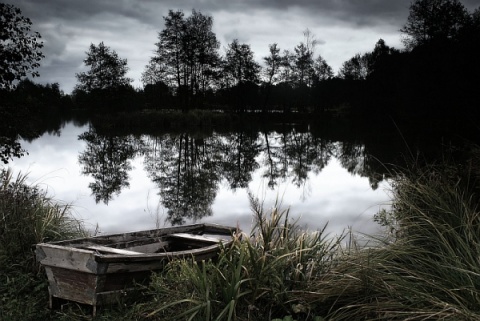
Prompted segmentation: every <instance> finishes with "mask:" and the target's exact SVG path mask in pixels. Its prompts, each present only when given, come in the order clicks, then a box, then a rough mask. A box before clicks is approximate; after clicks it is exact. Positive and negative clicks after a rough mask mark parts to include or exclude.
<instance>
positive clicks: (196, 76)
mask: <svg viewBox="0 0 480 321" xmlns="http://www.w3.org/2000/svg"><path fill="white" fill-rule="evenodd" d="M164 20H165V28H164V29H163V30H162V31H161V32H160V33H159V35H158V40H159V41H158V42H157V43H156V44H155V45H156V47H157V49H156V51H155V56H153V57H152V58H151V59H150V62H149V64H148V65H147V67H146V69H145V72H144V73H143V74H142V81H143V83H144V84H145V85H146V84H156V83H158V82H163V83H165V84H167V85H169V86H170V87H171V88H172V89H174V90H175V91H176V93H177V96H179V97H180V99H181V101H180V102H179V103H180V104H181V106H182V108H183V109H185V110H188V109H189V104H193V101H190V100H191V98H192V97H193V96H195V95H200V94H205V92H206V91H208V90H210V89H211V88H212V86H213V84H214V80H215V77H216V68H217V65H218V62H219V56H218V48H219V42H218V41H217V38H216V36H215V33H214V32H213V31H212V26H213V18H212V17H211V16H208V15H204V14H202V13H201V12H199V11H196V10H192V14H191V15H190V16H189V17H186V18H185V15H184V13H183V12H181V11H172V10H170V11H169V12H168V15H167V16H166V17H164Z"/></svg>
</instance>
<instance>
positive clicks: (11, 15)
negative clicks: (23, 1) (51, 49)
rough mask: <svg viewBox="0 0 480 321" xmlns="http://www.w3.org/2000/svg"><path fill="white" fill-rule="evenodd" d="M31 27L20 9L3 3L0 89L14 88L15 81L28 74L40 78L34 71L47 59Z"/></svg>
mask: <svg viewBox="0 0 480 321" xmlns="http://www.w3.org/2000/svg"><path fill="white" fill-rule="evenodd" d="M31 25H32V22H31V21H30V19H29V18H26V17H24V16H22V12H21V11H20V9H19V8H17V7H15V6H13V5H10V4H5V3H0V89H12V88H13V87H14V83H15V81H18V80H21V79H23V78H25V77H26V76H27V75H29V74H30V75H32V77H37V76H39V74H38V72H37V71H35V69H37V68H38V67H40V60H42V58H43V57H44V56H43V54H42V52H41V48H42V47H43V42H41V41H40V39H41V36H40V34H39V33H38V32H32V31H31V30H30V27H31Z"/></svg>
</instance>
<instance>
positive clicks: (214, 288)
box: [144, 196, 339, 320]
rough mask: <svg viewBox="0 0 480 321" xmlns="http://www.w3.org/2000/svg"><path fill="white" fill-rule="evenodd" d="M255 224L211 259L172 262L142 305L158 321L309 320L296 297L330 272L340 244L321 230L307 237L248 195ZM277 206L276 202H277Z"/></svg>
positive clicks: (277, 212)
mask: <svg viewBox="0 0 480 321" xmlns="http://www.w3.org/2000/svg"><path fill="white" fill-rule="evenodd" d="M251 205H252V210H253V212H254V216H255V222H256V224H255V226H254V227H253V230H252V233H251V234H250V236H249V237H248V236H247V235H242V236H241V235H237V236H236V238H235V241H234V244H233V246H232V247H231V248H225V249H223V251H222V252H221V253H220V256H219V258H218V259H216V260H215V261H208V262H204V263H192V262H189V261H176V262H172V263H171V264H170V265H169V266H168V267H167V270H166V271H165V272H164V273H162V274H159V275H157V276H156V277H155V278H154V280H153V282H152V284H151V285H150V291H151V294H152V296H153V300H152V301H151V302H148V303H146V304H145V305H144V309H145V311H147V313H148V316H149V317H151V318H153V319H157V320H164V319H167V320H170V319H189V320H270V319H272V318H274V317H278V316H282V315H288V314H295V315H297V316H302V318H305V319H307V318H311V319H313V320H318V318H317V319H314V318H313V317H311V316H309V307H308V306H307V305H305V304H303V302H301V301H299V300H297V299H296V297H295V295H294V294H293V293H294V292H293V291H295V290H298V289H302V288H303V287H305V286H306V284H307V283H308V282H310V281H311V280H312V279H313V278H314V277H316V276H319V275H321V274H322V273H324V271H327V270H328V269H329V264H330V262H332V259H333V257H334V256H335V254H336V250H337V247H338V244H339V240H335V239H327V238H326V236H325V234H324V230H321V231H317V232H313V233H307V232H303V231H301V230H300V229H299V227H298V226H297V225H296V224H295V223H294V222H293V223H292V222H291V221H290V219H289V216H288V211H282V210H279V209H278V208H276V207H275V208H273V210H272V211H271V212H270V214H268V215H267V214H266V213H265V211H264V209H263V204H261V203H260V202H259V201H258V200H257V199H255V198H254V197H253V196H251ZM277 205H279V204H277Z"/></svg>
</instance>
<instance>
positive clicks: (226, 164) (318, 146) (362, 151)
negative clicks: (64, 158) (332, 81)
mask: <svg viewBox="0 0 480 321" xmlns="http://www.w3.org/2000/svg"><path fill="white" fill-rule="evenodd" d="M79 138H80V139H81V140H84V141H85V142H86V143H87V147H86V149H85V151H83V152H82V153H81V154H80V156H79V162H80V164H81V166H82V173H83V174H84V175H91V176H92V178H93V179H94V182H93V183H90V184H89V187H90V189H91V190H92V193H93V195H94V196H95V200H96V201H97V202H100V201H103V202H105V203H108V201H110V200H111V199H112V197H113V194H117V195H118V194H119V193H120V192H121V190H122V189H123V188H125V187H129V175H128V173H129V171H131V170H132V166H131V164H130V160H132V159H133V158H134V157H136V156H140V155H143V156H144V167H145V171H146V172H147V173H148V176H149V178H150V179H151V180H152V181H153V182H154V183H155V184H156V185H157V186H158V194H159V196H160V202H161V205H162V207H164V208H165V209H166V213H167V218H166V220H167V221H168V222H169V223H170V224H172V225H178V224H184V223H186V222H187V221H197V220H200V219H201V218H202V217H205V216H210V215H212V204H213V203H214V201H215V198H216V196H217V191H218V189H219V186H220V184H222V182H225V184H226V185H228V187H229V188H230V189H232V190H236V189H243V188H248V186H249V184H250V182H252V180H253V178H252V175H253V174H254V173H255V172H256V171H257V170H259V169H260V168H262V173H260V174H261V176H262V177H263V178H264V179H266V181H267V183H268V186H269V188H271V189H272V190H273V189H275V187H276V186H277V185H278V184H279V183H284V182H288V181H289V182H291V183H292V184H294V185H295V186H296V187H298V188H302V187H304V186H305V184H306V183H307V182H308V180H309V175H311V174H312V173H313V174H315V175H316V174H318V173H320V172H321V171H322V169H323V168H325V167H326V166H327V165H328V163H329V162H330V161H331V159H332V158H337V159H338V160H339V161H340V163H341V164H342V166H343V167H344V168H346V169H347V170H348V171H349V172H350V173H352V174H355V175H360V176H364V177H369V179H370V185H371V186H372V188H374V189H375V188H376V187H377V186H378V183H379V182H380V181H381V180H382V178H383V175H384V174H383V173H382V172H380V173H379V172H378V170H379V168H380V166H379V165H378V161H377V160H376V159H375V158H374V157H369V156H367V155H368V153H367V148H366V147H365V145H364V144H361V143H359V142H356V141H355V142H346V141H343V142H336V141H334V140H333V139H328V138H322V137H319V136H316V135H314V134H313V133H312V132H310V131H309V130H306V131H305V130H304V131H302V130H297V129H295V128H288V129H286V130H284V131H283V132H279V131H252V132H250V133H248V132H246V131H239V132H228V133H225V134H220V133H212V134H209V135H203V134H192V133H187V132H181V133H165V134H159V135H143V136H140V137H138V138H136V137H134V136H132V135H130V136H115V135H100V134H98V133H97V132H96V131H95V129H93V128H90V129H89V130H88V131H87V132H85V133H83V134H82V135H80V137H79Z"/></svg>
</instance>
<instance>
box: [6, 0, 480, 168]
mask: <svg viewBox="0 0 480 321" xmlns="http://www.w3.org/2000/svg"><path fill="white" fill-rule="evenodd" d="M0 11H1V15H2V21H3V22H2V23H3V24H2V30H0V45H1V48H2V50H1V52H0V56H1V57H0V58H1V59H0V98H1V101H2V103H0V107H1V108H0V116H1V117H2V120H4V121H3V122H2V123H3V124H15V123H18V122H19V120H20V119H22V118H23V117H25V118H26V117H27V116H26V115H27V114H31V113H33V114H35V113H39V112H41V113H44V110H45V109H46V110H51V111H55V112H58V111H59V110H69V109H74V108H76V109H85V110H89V111H93V112H104V113H105V112H107V113H111V112H115V111H139V110H145V109H153V110H161V109H165V110H181V111H183V112H188V111H190V110H192V109H205V110H213V111H218V110H219V111H226V112H237V113H245V112H262V113H264V114H268V113H272V112H283V113H284V114H287V115H291V112H301V113H312V112H313V113H317V114H321V115H330V116H332V115H337V116H339V115H340V116H343V117H355V119H361V118H362V117H364V118H367V119H371V118H372V117H385V116H387V117H392V118H395V119H407V120H409V121H411V120H413V121H417V120H418V121H419V122H420V123H425V122H426V121H428V122H430V123H432V124H434V123H435V122H436V121H437V119H439V118H441V119H451V120H456V121H457V122H458V123H459V124H462V125H463V124H464V122H465V120H467V121H471V120H473V119H475V117H476V116H475V115H476V114H477V113H476V107H477V105H478V97H477V96H476V91H477V87H478V86H477V84H478V81H476V75H477V74H479V72H480V64H479V63H478V57H479V53H480V8H477V9H476V10H474V11H473V12H469V11H468V10H467V9H466V8H465V6H464V5H463V4H462V3H461V2H460V1H459V0H414V1H413V2H412V3H411V5H410V12H409V16H408V18H407V21H406V23H405V25H404V26H403V27H402V29H401V30H400V32H401V34H402V36H403V43H404V45H405V49H402V50H400V49H396V48H393V47H390V46H388V45H387V44H386V43H385V41H383V40H382V39H379V40H378V41H377V43H376V44H374V47H373V49H372V51H370V52H367V53H358V54H356V55H354V56H353V57H352V58H350V59H349V60H347V61H345V62H344V63H343V65H342V67H341V68H340V70H339V71H338V73H337V74H336V75H335V74H334V73H333V70H332V68H331V67H330V66H329V64H328V63H327V61H325V59H324V58H323V57H322V56H321V55H320V54H318V53H316V49H317V41H316V39H315V36H314V35H313V34H312V33H311V32H310V31H309V30H306V31H305V32H304V35H303V36H304V37H303V40H302V41H301V42H300V43H299V44H298V45H296V46H295V47H294V48H293V49H282V48H279V46H278V45H277V44H276V43H272V44H270V45H269V54H268V55H267V56H266V57H263V58H262V62H261V63H259V62H257V61H255V60H254V53H253V51H252V49H251V47H250V45H249V44H246V43H241V42H240V41H238V40H237V39H235V40H233V41H232V42H231V43H230V44H228V45H227V47H226V48H225V50H224V54H221V50H220V43H219V41H218V40H217V38H216V35H215V33H214V32H213V17H211V16H209V15H205V14H203V13H201V12H200V11H197V10H192V12H191V14H190V15H186V14H185V13H183V12H182V11H174V10H170V11H169V12H168V14H167V15H166V16H165V17H164V28H163V30H161V31H160V32H159V33H158V39H157V42H156V43H155V48H156V49H155V51H154V54H153V56H152V57H151V58H150V60H149V62H148V64H147V65H146V67H145V70H144V72H143V73H142V78H141V80H142V82H143V84H144V87H143V88H133V86H132V85H131V83H132V79H130V78H128V77H127V76H126V75H127V72H128V62H127V60H126V59H123V58H121V57H120V56H119V55H118V54H117V53H116V52H115V51H114V50H112V49H111V48H110V47H108V46H107V45H105V44H104V43H103V42H100V43H99V44H98V45H97V44H91V45H90V47H89V48H88V51H87V52H86V58H85V60H84V64H85V66H86V67H87V71H86V72H81V73H78V74H77V75H76V77H77V80H78V82H77V85H76V87H75V89H74V91H73V93H72V94H71V95H65V94H64V93H63V92H62V91H61V90H60V87H59V84H51V85H39V84H35V83H33V82H32V81H31V80H29V78H27V77H28V76H29V77H30V78H32V77H35V76H38V72H37V71H36V69H37V68H38V67H39V64H40V61H41V59H42V58H43V54H42V52H41V48H42V47H43V42H42V41H41V36H40V34H38V33H37V32H34V31H31V25H32V23H31V21H30V20H29V19H28V18H25V17H23V16H22V15H21V12H20V10H19V9H18V8H16V7H14V6H13V5H6V4H0ZM22 115H23V116H22ZM20 122H22V120H20ZM1 127H2V128H1V132H0V134H1V135H0V143H1V144H0V146H8V150H7V147H2V150H0V154H1V155H12V154H14V155H21V153H22V151H21V149H19V147H18V145H15V147H12V146H14V145H12V144H10V143H8V142H15V140H16V139H17V135H19V133H20V131H21V130H20V129H19V128H21V127H22V126H13V127H12V126H5V125H3V126H1ZM12 128H16V129H15V130H13V131H12ZM28 134H31V131H29V133H28ZM20 135H22V134H21V133H20ZM25 135H26V134H25ZM25 135H22V136H25ZM7 143H8V144H7ZM7 159H8V157H4V158H2V160H3V161H4V162H5V161H6V160H7Z"/></svg>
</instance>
